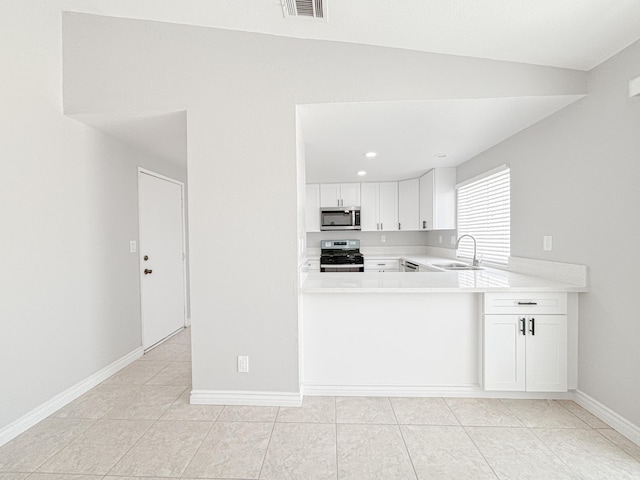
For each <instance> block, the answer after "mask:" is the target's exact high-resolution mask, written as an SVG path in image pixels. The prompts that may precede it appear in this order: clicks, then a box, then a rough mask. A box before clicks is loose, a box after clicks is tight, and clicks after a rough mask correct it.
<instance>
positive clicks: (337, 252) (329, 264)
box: [320, 240, 364, 272]
mask: <svg viewBox="0 0 640 480" xmlns="http://www.w3.org/2000/svg"><path fill="white" fill-rule="evenodd" d="M320 247H321V249H322V250H321V252H320V253H321V255H320V271H321V272H364V257H363V256H362V254H361V253H360V240H322V241H321V242H320Z"/></svg>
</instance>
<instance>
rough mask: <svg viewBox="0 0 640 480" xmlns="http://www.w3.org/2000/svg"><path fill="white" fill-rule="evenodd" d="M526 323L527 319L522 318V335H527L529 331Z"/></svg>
mask: <svg viewBox="0 0 640 480" xmlns="http://www.w3.org/2000/svg"><path fill="white" fill-rule="evenodd" d="M525 322H526V320H525V318H524V317H522V318H521V319H520V333H522V335H526V334H527V330H526V327H525Z"/></svg>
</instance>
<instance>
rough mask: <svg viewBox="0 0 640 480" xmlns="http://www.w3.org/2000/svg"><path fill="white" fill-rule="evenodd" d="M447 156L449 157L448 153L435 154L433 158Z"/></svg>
mask: <svg viewBox="0 0 640 480" xmlns="http://www.w3.org/2000/svg"><path fill="white" fill-rule="evenodd" d="M447 156H449V154H448V153H436V154H435V155H434V157H435V158H446V157H447Z"/></svg>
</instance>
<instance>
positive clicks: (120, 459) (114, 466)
mask: <svg viewBox="0 0 640 480" xmlns="http://www.w3.org/2000/svg"><path fill="white" fill-rule="evenodd" d="M187 388H189V387H185V389H184V390H183V391H182V392H180V393H179V394H178V396H177V397H176V399H175V400H174V401H173V402H172V403H171V405H169V406H168V407H167V408H166V409H165V410H164V411H163V412H162V413H161V414H160V416H158V418H156V419H155V420H153V423H151V425H149V428H147V429H146V430H145V431H144V433H143V434H142V435H140V437H139V438H138V439H137V440H136V441H135V442H133V445H131V447H129V448H128V449H127V451H126V452H124V454H123V455H122V456H121V457H120V458H119V459H118V461H117V462H116V463H114V464H113V466H112V467H111V468H110V469H109V470H108V471H107V473H105V474H104V476H105V477H107V476H108V475H109V474H110V473H111V471H112V470H113V469H114V468H116V466H117V465H118V464H119V463H120V462H121V461H122V459H123V458H124V457H125V456H127V455H128V454H129V452H130V451H131V450H133V448H134V447H135V446H136V445H138V443H139V442H140V440H142V438H143V437H144V436H145V435H146V434H147V433H148V432H149V430H151V429H152V428H153V427H154V426H155V425H156V424H157V423H158V422H159V421H160V418H161V417H162V415H164V414H165V412H166V411H167V410H169V408H171V407H172V406H173V404H174V403H176V402H177V401H178V400H179V399H180V397H181V396H182V394H183V393H184V392H185V390H186V389H187ZM107 413H108V412H107ZM105 415H106V413H105ZM108 420H120V421H122V420H125V421H131V420H133V419H132V418H125V419H108ZM181 475H182V474H181Z"/></svg>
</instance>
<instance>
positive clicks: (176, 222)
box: [138, 168, 186, 351]
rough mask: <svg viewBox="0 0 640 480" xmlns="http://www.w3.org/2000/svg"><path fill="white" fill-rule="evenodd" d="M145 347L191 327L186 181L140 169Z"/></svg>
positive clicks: (139, 192)
mask: <svg viewBox="0 0 640 480" xmlns="http://www.w3.org/2000/svg"><path fill="white" fill-rule="evenodd" d="M138 215H139V217H138V221H139V235H140V250H139V251H140V265H139V267H140V307H141V319H142V347H143V348H144V350H145V351H146V350H148V349H150V348H151V347H153V346H154V345H156V344H158V343H159V342H161V341H162V340H164V339H165V338H167V337H169V336H171V335H172V334H174V333H175V332H177V331H178V330H180V329H182V328H184V327H185V326H186V256H185V214H184V184H183V183H182V182H179V181H177V180H174V179H171V178H168V177H165V176H163V175H159V174H157V173H155V172H152V171H149V170H145V169H142V168H138Z"/></svg>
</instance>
